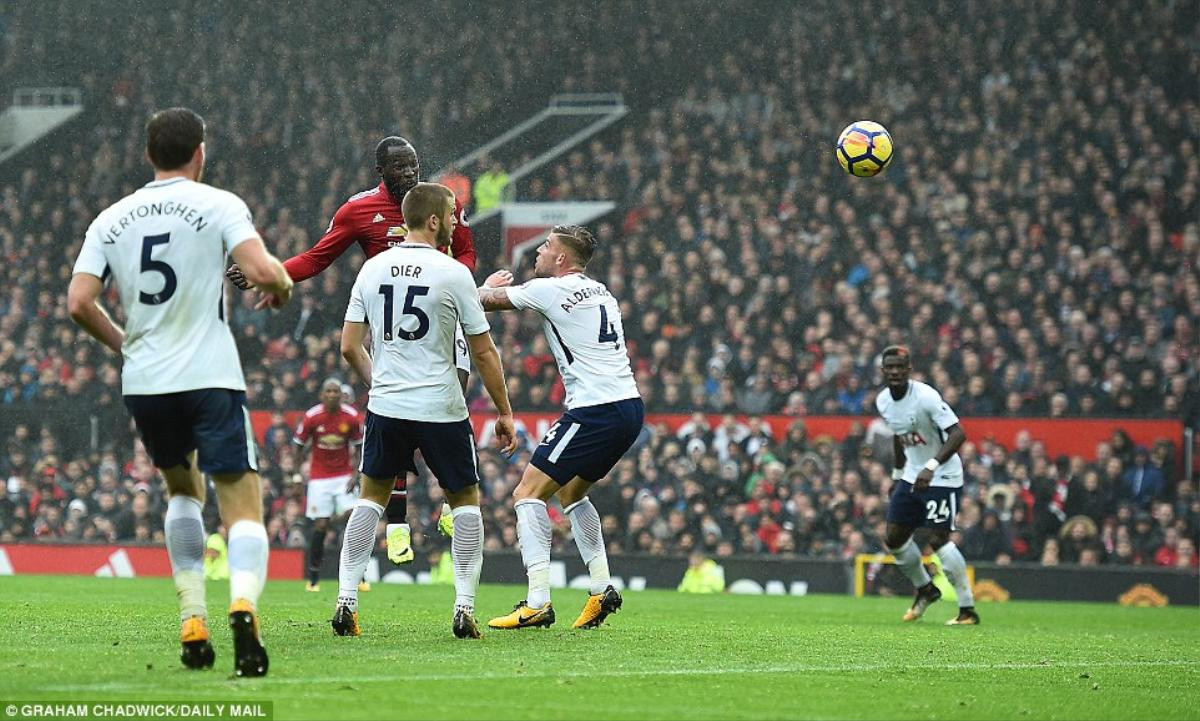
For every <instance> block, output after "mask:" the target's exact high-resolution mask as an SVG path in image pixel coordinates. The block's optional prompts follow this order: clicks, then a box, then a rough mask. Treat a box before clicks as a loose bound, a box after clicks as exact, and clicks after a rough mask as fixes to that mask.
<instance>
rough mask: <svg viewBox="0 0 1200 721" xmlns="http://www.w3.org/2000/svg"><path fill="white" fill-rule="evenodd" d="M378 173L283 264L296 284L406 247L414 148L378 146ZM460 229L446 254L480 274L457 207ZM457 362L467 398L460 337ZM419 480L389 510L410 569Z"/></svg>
mask: <svg viewBox="0 0 1200 721" xmlns="http://www.w3.org/2000/svg"><path fill="white" fill-rule="evenodd" d="M375 172H376V173H378V174H379V177H380V182H379V185H377V186H376V187H374V188H370V189H368V190H364V191H362V192H361V193H356V194H355V195H352V196H351V197H350V199H349V200H347V201H346V202H345V203H343V204H342V207H340V208H338V210H337V212H336V213H334V215H333V219H332V220H330V221H329V227H328V228H326V229H325V235H324V236H323V237H322V238H321V240H320V241H319V242H318V243H317V244H316V245H314V246H313V247H312V248H309V249H308V250H306V251H304V252H303V253H301V254H300V255H297V256H294V257H292V258H288V259H287V260H286V261H284V263H283V267H284V268H286V269H287V272H288V275H289V276H291V278H292V280H294V281H296V282H297V283H299V282H300V281H302V280H307V279H308V278H311V277H313V276H314V275H317V274H318V273H320V272H321V271H323V270H325V269H326V268H328V267H329V265H330V264H331V263H333V261H335V260H337V259H338V257H340V256H341V255H342V253H345V252H346V250H347V249H349V248H350V246H351V245H353V244H355V243H358V245H359V247H361V248H362V250H363V253H364V254H365V255H366V256H367V258H373V257H375V256H376V255H378V254H379V253H382V252H383V251H385V250H387V249H388V248H390V247H393V246H396V245H399V244H401V243H402V242H404V238H405V234H406V233H407V232H408V228H407V227H406V226H405V224H404V212H403V209H402V208H401V202H402V201H403V200H404V195H405V193H407V192H408V191H409V190H411V189H412V188H413V186H415V185H416V184H417V183H418V182H419V181H420V176H421V162H420V159H419V158H418V157H417V151H416V149H415V148H413V146H412V143H410V142H408V141H407V140H405V139H404V138H401V137H398V136H395V135H390V136H388V137H386V138H384V139H382V140H380V141H379V144H378V145H376V146H375ZM454 219H455V223H456V225H455V228H454V232H453V233H452V234H451V242H450V245H449V247H448V248H446V249H445V250H444V252H447V253H449V254H450V255H451V256H452V257H453V258H454V259H455V260H457V261H458V262H460V263H462V264H463V265H465V266H466V267H467V270H470V271H471V272H474V271H475V239H474V236H473V235H472V233H471V228H470V226H469V225H468V224H467V219H466V215H465V212H464V210H463V206H462V204H461V203H458V202H457V201H456V203H455V206H454ZM226 275H227V276H228V277H229V279H230V280H231V281H232V282H233V283H234V285H236V286H238V287H239V288H241V289H242V290H246V289H247V288H249V285H248V284H247V283H246V281H245V278H244V276H243V275H242V273H241V270H240V269H239V268H238V266H237V265H233V266H230V268H229V270H228V272H227V273H226ZM454 350H455V361H456V364H457V366H458V378H459V384H460V386H461V387H462V389H463V392H464V393H466V388H467V379H468V376H469V374H470V372H471V359H470V357H469V355H468V353H467V342H466V340H465V339H464V338H463V336H462V333H461V332H460V333H459V334H458V335H457V336H456V337H455V343H454ZM410 474H412V475H415V474H416V467H415V466H414V467H413V468H410V469H408V470H407V471H406V472H405V473H401V474H400V475H399V476H398V477H397V478H396V484H395V487H394V488H393V489H392V494H391V496H390V497H389V499H388V504H387V514H386V515H387V546H388V558H389V559H391V561H392V562H393V563H408V562H409V561H412V560H413V550H412V532H411V530H410V528H409V525H408V523H407V518H408V491H407V487H408V484H407V477H408V475H410ZM438 529H439V530H440V531H441V532H442V533H444V534H446V535H450V534H451V533H453V525H452V524H451V523H450V516H449V507H448V506H446V505H443V507H442V517H441V519H440V521H439V522H438Z"/></svg>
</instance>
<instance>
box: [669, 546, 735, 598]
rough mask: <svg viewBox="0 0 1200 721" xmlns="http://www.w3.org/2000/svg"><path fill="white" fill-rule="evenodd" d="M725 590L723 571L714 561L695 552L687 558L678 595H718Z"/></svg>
mask: <svg viewBox="0 0 1200 721" xmlns="http://www.w3.org/2000/svg"><path fill="white" fill-rule="evenodd" d="M724 590H725V569H724V568H721V566H720V565H718V564H717V562H716V561H714V560H712V559H711V558H709V557H707V556H705V555H704V554H703V553H701V552H699V551H695V552H693V553H692V555H691V556H689V557H688V568H687V570H686V571H684V573H683V580H682V581H680V582H679V591H680V593H720V592H722V591H724Z"/></svg>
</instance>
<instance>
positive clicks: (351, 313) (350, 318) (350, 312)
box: [345, 273, 367, 323]
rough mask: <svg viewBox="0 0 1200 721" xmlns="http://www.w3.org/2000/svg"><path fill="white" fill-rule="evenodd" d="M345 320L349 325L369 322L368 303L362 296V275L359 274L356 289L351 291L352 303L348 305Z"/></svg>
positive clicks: (355, 284) (355, 282)
mask: <svg viewBox="0 0 1200 721" xmlns="http://www.w3.org/2000/svg"><path fill="white" fill-rule="evenodd" d="M345 320H346V322H347V323H366V322H367V301H366V299H365V298H363V294H362V273H359V275H358V278H356V279H355V281H354V287H353V288H351V289H350V302H349V303H348V304H347V305H346V319H345Z"/></svg>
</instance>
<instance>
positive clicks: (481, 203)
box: [475, 161, 508, 213]
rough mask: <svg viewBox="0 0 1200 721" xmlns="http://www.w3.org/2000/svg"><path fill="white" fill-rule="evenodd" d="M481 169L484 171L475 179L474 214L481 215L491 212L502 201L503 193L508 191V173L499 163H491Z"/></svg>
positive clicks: (482, 165)
mask: <svg viewBox="0 0 1200 721" xmlns="http://www.w3.org/2000/svg"><path fill="white" fill-rule="evenodd" d="M480 166H481V167H486V170H484V172H483V173H482V174H480V176H479V177H478V178H476V179H475V212H476V213H483V212H485V211H488V210H491V209H492V208H495V207H496V206H497V205H499V204H500V203H501V202H503V200H504V191H505V190H507V189H508V173H506V172H504V169H503V168H502V167H500V163H497V162H495V161H492V162H491V163H487V164H486V166H485V164H484V162H483V161H481V162H480Z"/></svg>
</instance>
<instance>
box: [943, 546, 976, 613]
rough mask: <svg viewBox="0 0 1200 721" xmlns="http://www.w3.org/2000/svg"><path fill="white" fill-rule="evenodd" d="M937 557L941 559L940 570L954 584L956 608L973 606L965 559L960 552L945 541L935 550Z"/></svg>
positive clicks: (973, 600)
mask: <svg viewBox="0 0 1200 721" xmlns="http://www.w3.org/2000/svg"><path fill="white" fill-rule="evenodd" d="M937 555H938V558H940V559H942V570H943V571H945V572H946V578H948V579H950V583H952V584H954V592H955V593H957V594H958V607H959V608H966V607H967V606H974V605H975V596H974V594H972V593H971V580H970V579H969V578H967V559H965V558H963V555H962V551H960V550H958V546H956V545H954V541H947V542H946V543H945V544H944V545H943V546H942V547H941V548H939V549H938V550H937Z"/></svg>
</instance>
